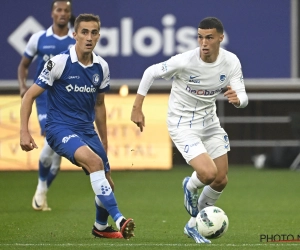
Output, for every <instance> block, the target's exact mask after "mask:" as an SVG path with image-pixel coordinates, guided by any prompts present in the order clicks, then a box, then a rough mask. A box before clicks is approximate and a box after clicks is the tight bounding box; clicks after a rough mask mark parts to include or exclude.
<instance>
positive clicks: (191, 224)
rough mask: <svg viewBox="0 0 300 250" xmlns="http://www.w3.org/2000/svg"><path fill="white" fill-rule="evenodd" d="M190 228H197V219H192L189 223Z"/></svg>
mask: <svg viewBox="0 0 300 250" xmlns="http://www.w3.org/2000/svg"><path fill="white" fill-rule="evenodd" d="M188 226H189V227H195V226H196V217H191V218H190V220H189V222H188Z"/></svg>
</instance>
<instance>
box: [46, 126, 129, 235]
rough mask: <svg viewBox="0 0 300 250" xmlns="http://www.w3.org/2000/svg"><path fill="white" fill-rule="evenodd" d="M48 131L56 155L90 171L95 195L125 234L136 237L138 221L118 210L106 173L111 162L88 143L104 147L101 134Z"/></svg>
mask: <svg viewBox="0 0 300 250" xmlns="http://www.w3.org/2000/svg"><path fill="white" fill-rule="evenodd" d="M46 132H47V141H48V143H49V145H51V147H52V148H53V149H54V150H55V152H56V153H57V154H59V155H61V156H64V157H66V158H67V159H68V160H70V161H71V162H72V163H73V164H74V165H77V166H80V167H83V168H84V169H85V171H86V172H87V173H89V175H90V180H91V185H92V189H93V191H94V193H95V195H96V196H97V197H98V199H99V200H100V201H101V203H102V204H103V207H104V208H105V209H106V210H107V211H108V213H109V214H110V216H111V217H112V218H113V220H114V221H115V223H116V225H117V227H118V229H119V230H120V232H121V233H122V235H123V237H124V238H125V239H129V238H131V237H132V236H134V234H133V230H134V227H135V224H134V222H133V220H132V219H131V218H129V219H125V218H124V216H123V215H122V214H121V212H120V211H119V208H118V205H117V201H116V199H115V196H114V193H113V191H112V188H111V186H110V184H109V181H108V180H107V179H106V175H105V172H108V171H105V169H108V168H107V167H109V163H108V161H105V162H103V161H102V159H101V157H100V156H99V155H98V154H96V153H95V152H94V151H93V150H92V149H91V148H90V147H89V146H88V144H91V145H92V146H93V147H94V148H95V147H96V146H94V145H95V144H98V147H102V149H103V146H102V144H101V142H100V139H99V137H98V135H97V134H96V133H95V134H94V135H91V134H89V135H82V134H81V135H78V134H76V133H74V131H72V130H70V129H69V128H47V131H46ZM94 141H96V142H95V143H94ZM93 144H94V145H93ZM103 151H104V149H103ZM108 170H109V169H108Z"/></svg>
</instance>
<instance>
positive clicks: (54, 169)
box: [47, 153, 61, 188]
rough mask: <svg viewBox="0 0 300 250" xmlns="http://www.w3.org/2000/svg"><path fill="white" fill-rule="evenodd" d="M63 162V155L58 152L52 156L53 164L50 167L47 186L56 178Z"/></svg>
mask: <svg viewBox="0 0 300 250" xmlns="http://www.w3.org/2000/svg"><path fill="white" fill-rule="evenodd" d="M60 163H61V156H60V155H58V154H57V153H54V154H53V156H52V164H51V167H50V171H49V173H48V175H47V187H48V188H49V187H50V185H51V183H52V182H53V180H54V179H55V178H56V176H57V174H58V171H59V168H60Z"/></svg>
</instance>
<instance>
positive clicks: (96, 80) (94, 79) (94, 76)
mask: <svg viewBox="0 0 300 250" xmlns="http://www.w3.org/2000/svg"><path fill="white" fill-rule="evenodd" d="M99 81H100V76H99V75H98V74H95V75H93V84H94V85H95V86H97V85H98V83H99Z"/></svg>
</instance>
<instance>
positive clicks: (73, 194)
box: [0, 166, 300, 250]
mask: <svg viewBox="0 0 300 250" xmlns="http://www.w3.org/2000/svg"><path fill="white" fill-rule="evenodd" d="M190 174H191V167H189V166H185V167H175V168H173V169H172V170H170V171H137V172H134V171H124V172H113V173H112V176H113V179H114V182H115V186H116V190H115V194H116V198H117V200H118V204H119V208H120V210H121V211H122V213H123V214H124V215H125V216H127V217H132V218H134V220H135V222H136V226H137V227H136V231H135V235H136V237H134V238H132V239H130V240H129V241H125V240H119V239H118V240H110V239H95V238H93V236H92V235H91V228H92V225H93V222H94V219H95V208H94V201H93V200H94V195H93V191H92V189H91V185H90V181H89V177H87V176H85V175H84V173H83V172H81V171H79V172H77V171H75V172H61V173H60V174H59V176H58V178H57V179H56V180H55V182H54V183H53V186H52V187H51V189H50V191H49V193H48V203H49V205H50V207H51V208H52V211H51V212H36V211H34V210H33V209H32V208H31V199H32V196H33V193H34V191H35V188H36V184H37V172H0V190H1V191H0V194H1V199H0V200H1V201H0V249H102V250H103V249H122V250H124V249H125V250H126V249H196V248H201V249H278V248H281V249H300V242H286V243H282V242H280V243H265V242H261V241H260V235H261V234H266V235H272V234H273V235H275V234H279V235H283V234H286V235H288V234H291V235H293V236H295V237H297V235H300V199H299V187H300V184H299V183H300V181H299V179H300V172H292V171H289V170H262V171H259V170H256V169H255V168H254V167H252V166H234V167H231V168H230V171H229V184H228V186H227V187H226V189H225V192H224V193H223V194H222V196H221V198H220V200H219V201H218V203H217V204H216V205H217V206H219V207H221V208H222V209H223V210H224V211H225V212H226V213H227V215H228V218H229V229H228V231H227V233H226V234H225V235H224V236H223V237H222V238H220V239H216V240H213V241H212V244H210V245H198V244H195V243H194V242H193V241H192V240H191V239H189V238H187V237H186V236H185V235H184V234H183V227H184V225H185V223H186V222H187V221H188V219H189V216H188V214H187V212H186V211H185V209H184V207H183V192H182V188H181V182H182V179H183V177H185V176H187V175H190ZM110 223H111V224H113V225H114V223H113V221H112V220H110Z"/></svg>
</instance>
